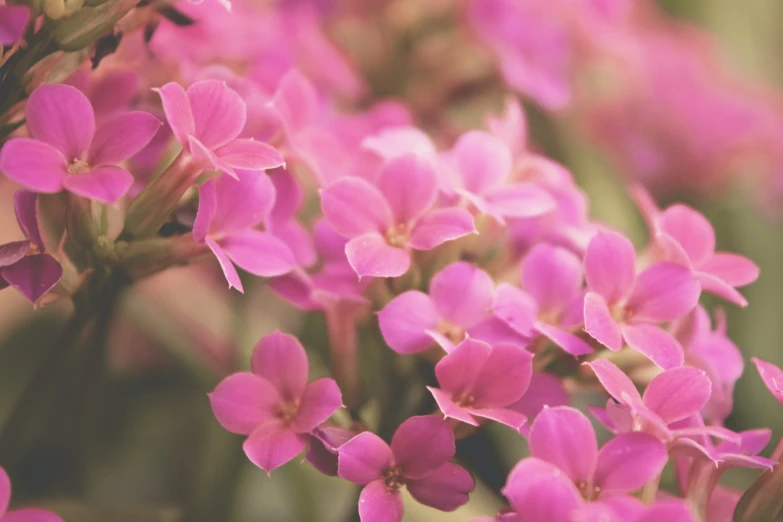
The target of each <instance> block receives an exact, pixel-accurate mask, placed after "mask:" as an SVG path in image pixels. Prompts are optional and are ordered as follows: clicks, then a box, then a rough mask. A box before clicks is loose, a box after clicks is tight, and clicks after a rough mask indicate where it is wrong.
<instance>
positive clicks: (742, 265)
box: [701, 252, 759, 286]
mask: <svg viewBox="0 0 783 522" xmlns="http://www.w3.org/2000/svg"><path fill="white" fill-rule="evenodd" d="M701 269H702V270H703V271H704V272H707V273H709V274H712V275H714V276H715V277H718V278H720V279H722V280H723V281H726V282H727V283H728V284H730V285H731V286H745V285H749V284H750V283H752V282H753V281H755V280H756V279H758V277H759V267H758V266H756V264H755V263H754V262H753V261H751V260H750V259H748V258H747V257H744V256H740V255H737V254H732V253H729V252H718V253H716V254H715V255H714V256H712V258H711V259H710V260H709V261H707V262H706V263H705V264H704V265H702V267H701Z"/></svg>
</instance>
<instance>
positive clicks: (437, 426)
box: [391, 415, 456, 479]
mask: <svg viewBox="0 0 783 522" xmlns="http://www.w3.org/2000/svg"><path fill="white" fill-rule="evenodd" d="M391 450H392V453H393V454H394V461H395V463H396V464H397V465H399V466H401V467H402V469H403V475H404V476H405V477H406V478H409V479H419V478H423V477H426V476H427V475H429V474H430V473H432V472H433V471H435V470H436V469H438V468H439V467H440V466H442V465H443V464H444V463H446V461H448V460H449V459H450V458H451V457H453V456H454V453H455V451H456V446H455V444H454V433H453V432H452V431H451V428H450V427H449V425H448V424H447V423H446V421H444V420H443V419H440V418H438V417H434V416H432V415H424V416H418V417H410V418H409V419H408V420H406V421H405V422H403V423H402V424H401V425H400V427H399V428H397V431H396V432H395V433H394V436H393V437H392V442H391Z"/></svg>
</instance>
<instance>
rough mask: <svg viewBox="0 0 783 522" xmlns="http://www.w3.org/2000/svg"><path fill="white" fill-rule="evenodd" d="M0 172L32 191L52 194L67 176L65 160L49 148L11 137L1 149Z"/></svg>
mask: <svg viewBox="0 0 783 522" xmlns="http://www.w3.org/2000/svg"><path fill="white" fill-rule="evenodd" d="M0 172H1V173H3V174H5V175H6V176H8V177H9V178H11V179H12V180H14V181H16V182H17V183H19V184H20V185H22V186H23V187H25V188H28V189H30V190H32V191H34V192H43V193H46V194H48V193H54V192H59V191H61V190H62V188H63V179H64V178H65V176H66V175H67V174H68V171H67V164H66V161H65V157H64V156H63V155H62V153H61V152H60V151H59V150H57V149H56V148H54V147H53V146H51V145H48V144H46V143H44V142H42V141H37V140H31V139H28V138H14V139H11V140H9V141H8V142H7V143H6V144H5V145H4V146H3V148H2V149H0Z"/></svg>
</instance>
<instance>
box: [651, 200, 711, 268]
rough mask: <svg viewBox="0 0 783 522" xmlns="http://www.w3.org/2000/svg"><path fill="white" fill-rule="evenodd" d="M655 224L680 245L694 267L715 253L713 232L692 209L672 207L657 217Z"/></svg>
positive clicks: (704, 220) (705, 221)
mask: <svg viewBox="0 0 783 522" xmlns="http://www.w3.org/2000/svg"><path fill="white" fill-rule="evenodd" d="M656 224H657V226H658V228H659V229H660V230H661V231H662V232H663V233H665V234H666V235H668V236H669V237H671V238H673V239H674V240H675V241H677V243H679V244H680V246H681V247H682V248H683V250H685V252H686V254H687V255H688V259H690V261H691V263H693V265H694V266H700V265H701V264H702V263H704V262H705V261H707V260H708V259H709V258H710V257H712V254H713V253H714V252H715V230H714V229H713V228H712V225H711V224H710V222H709V221H708V220H707V218H705V217H704V216H703V215H701V214H700V213H698V212H696V211H695V210H693V209H692V208H689V207H686V206H685V205H672V206H671V207H669V208H667V209H666V210H665V211H663V212H662V213H661V214H660V215H659V216H658V218H657V223H656Z"/></svg>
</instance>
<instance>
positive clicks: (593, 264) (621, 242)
mask: <svg viewBox="0 0 783 522" xmlns="http://www.w3.org/2000/svg"><path fill="white" fill-rule="evenodd" d="M635 264H636V250H635V249H634V247H633V244H632V243H631V242H630V241H629V240H628V238H626V237H625V236H622V235H620V234H617V233H615V232H599V233H598V234H596V235H595V236H593V239H592V240H591V241H590V244H588V246H587V251H586V252H585V260H584V265H585V279H586V280H587V284H588V286H589V287H590V289H591V290H592V291H594V292H597V293H598V294H600V295H601V296H603V298H604V299H605V300H606V302H607V303H608V304H609V305H613V304H614V303H616V302H617V301H619V300H620V299H622V298H624V297H626V296H627V295H628V294H630V293H631V290H632V289H633V283H634V280H635V279H636V266H635Z"/></svg>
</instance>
